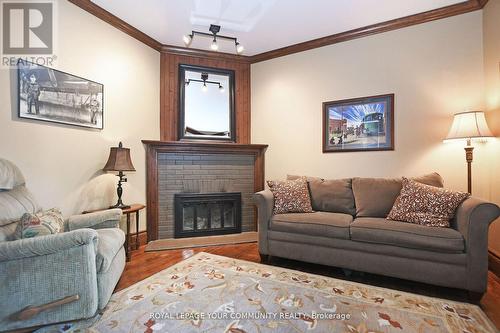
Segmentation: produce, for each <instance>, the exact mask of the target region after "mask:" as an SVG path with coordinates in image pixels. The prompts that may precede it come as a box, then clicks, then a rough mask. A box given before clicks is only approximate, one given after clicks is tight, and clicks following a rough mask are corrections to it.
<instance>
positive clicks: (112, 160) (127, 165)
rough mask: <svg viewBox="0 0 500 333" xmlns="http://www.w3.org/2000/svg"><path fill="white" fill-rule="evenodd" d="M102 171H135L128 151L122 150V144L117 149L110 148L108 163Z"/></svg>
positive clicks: (127, 149) (126, 149)
mask: <svg viewBox="0 0 500 333" xmlns="http://www.w3.org/2000/svg"><path fill="white" fill-rule="evenodd" d="M103 170H104V171H135V168H134V165H133V164H132V160H131V159H130V149H129V148H123V145H122V143H121V142H120V144H119V145H118V147H111V149H110V151H109V157H108V162H107V163H106V165H105V166H104V168H103Z"/></svg>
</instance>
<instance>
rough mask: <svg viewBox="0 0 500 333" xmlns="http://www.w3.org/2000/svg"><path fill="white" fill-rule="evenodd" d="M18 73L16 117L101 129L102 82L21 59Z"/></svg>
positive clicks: (102, 107) (102, 112)
mask: <svg viewBox="0 0 500 333" xmlns="http://www.w3.org/2000/svg"><path fill="white" fill-rule="evenodd" d="M17 73H18V88H19V90H18V95H19V96H18V100H19V114H18V115H19V118H28V119H34V120H41V121H50V122H54V123H61V124H67V125H74V126H82V127H89V128H96V129H103V127H104V121H103V116H104V105H103V102H104V85H102V84H101V83H97V82H94V81H91V80H88V79H84V78H82V77H79V76H75V75H71V74H68V73H65V72H61V71H58V70H55V69H52V68H48V67H45V66H41V65H37V64H34V63H31V62H28V61H25V60H22V59H20V60H19V62H18V72H17Z"/></svg>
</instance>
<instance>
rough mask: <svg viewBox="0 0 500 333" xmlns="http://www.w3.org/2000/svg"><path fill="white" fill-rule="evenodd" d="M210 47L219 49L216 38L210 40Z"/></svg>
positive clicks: (214, 49) (213, 49) (215, 49)
mask: <svg viewBox="0 0 500 333" xmlns="http://www.w3.org/2000/svg"><path fill="white" fill-rule="evenodd" d="M210 48H211V49H212V51H217V50H218V49H219V45H218V44H217V39H215V37H214V40H213V41H212V44H210Z"/></svg>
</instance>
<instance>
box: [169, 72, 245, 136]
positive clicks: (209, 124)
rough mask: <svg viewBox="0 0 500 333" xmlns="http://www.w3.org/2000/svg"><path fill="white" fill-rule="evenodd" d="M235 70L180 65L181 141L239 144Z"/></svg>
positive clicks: (179, 129)
mask: <svg viewBox="0 0 500 333" xmlns="http://www.w3.org/2000/svg"><path fill="white" fill-rule="evenodd" d="M234 113H235V112H234V71H232V70H226V69H219V68H210V67H201V66H193V65H184V64H180V65H179V128H178V131H179V139H180V140H217V141H228V142H235V141H236V133H235V127H236V126H235V116H234Z"/></svg>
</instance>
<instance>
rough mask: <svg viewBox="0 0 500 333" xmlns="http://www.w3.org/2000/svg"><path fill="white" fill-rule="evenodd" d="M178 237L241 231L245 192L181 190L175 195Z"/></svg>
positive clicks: (175, 226)
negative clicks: (242, 203) (189, 191)
mask: <svg viewBox="0 0 500 333" xmlns="http://www.w3.org/2000/svg"><path fill="white" fill-rule="evenodd" d="M174 206H175V207H174V208H175V212H174V213H175V219H174V223H175V225H174V237H175V238H183V237H197V236H212V235H224V234H233V233H240V232H241V193H240V192H220V193H178V194H175V195H174Z"/></svg>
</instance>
